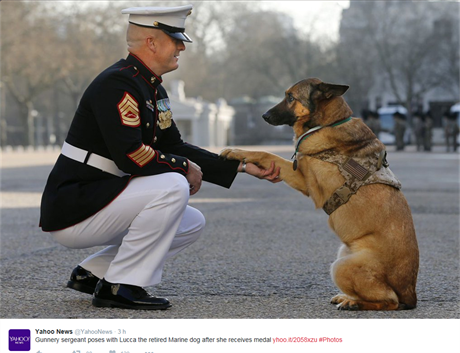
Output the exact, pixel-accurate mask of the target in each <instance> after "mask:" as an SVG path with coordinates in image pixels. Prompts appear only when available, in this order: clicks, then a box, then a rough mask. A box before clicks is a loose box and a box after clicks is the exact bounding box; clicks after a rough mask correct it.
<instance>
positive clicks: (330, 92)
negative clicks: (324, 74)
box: [318, 82, 350, 99]
mask: <svg viewBox="0 0 460 353" xmlns="http://www.w3.org/2000/svg"><path fill="white" fill-rule="evenodd" d="M348 88H350V86H346V85H334V84H332V83H326V82H322V83H320V84H319V85H318V89H319V90H320V91H321V92H322V93H323V96H324V97H325V98H326V99H329V98H332V97H338V96H341V95H342V94H344V93H345V92H346V91H347V90H348Z"/></svg>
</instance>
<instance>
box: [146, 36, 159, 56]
mask: <svg viewBox="0 0 460 353" xmlns="http://www.w3.org/2000/svg"><path fill="white" fill-rule="evenodd" d="M145 41H146V44H147V47H148V48H149V49H150V50H151V51H153V52H154V53H156V51H157V41H156V39H155V38H154V37H148V38H146V39H145Z"/></svg>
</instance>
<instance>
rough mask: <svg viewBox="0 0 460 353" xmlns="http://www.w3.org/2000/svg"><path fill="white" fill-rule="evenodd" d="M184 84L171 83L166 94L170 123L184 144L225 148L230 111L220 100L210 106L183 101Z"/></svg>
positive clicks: (229, 123) (180, 82)
mask: <svg viewBox="0 0 460 353" xmlns="http://www.w3.org/2000/svg"><path fill="white" fill-rule="evenodd" d="M184 86H185V84H184V82H183V81H179V80H175V81H172V82H171V87H170V90H169V91H168V95H169V100H170V102H171V109H172V112H173V119H174V121H175V122H176V124H177V126H178V128H179V131H180V132H181V134H182V139H183V140H184V141H185V142H189V143H191V144H194V145H197V146H203V147H220V146H227V145H229V144H231V142H232V136H231V131H232V122H233V116H234V113H235V111H234V109H233V108H232V107H230V106H229V105H227V103H226V101H225V100H224V99H219V100H218V101H217V102H216V103H210V102H206V101H204V100H202V99H201V98H187V97H186V96H185V91H184Z"/></svg>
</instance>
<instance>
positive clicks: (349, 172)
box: [310, 150, 401, 215]
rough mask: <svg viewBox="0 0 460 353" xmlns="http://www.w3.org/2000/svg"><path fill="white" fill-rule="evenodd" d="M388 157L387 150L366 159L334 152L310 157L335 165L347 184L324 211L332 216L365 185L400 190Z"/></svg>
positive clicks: (332, 198)
mask: <svg viewBox="0 0 460 353" xmlns="http://www.w3.org/2000/svg"><path fill="white" fill-rule="evenodd" d="M386 156H387V152H386V151H385V150H383V151H381V152H380V153H378V152H376V153H374V154H372V155H370V156H366V157H348V156H344V155H341V154H337V153H335V152H333V151H325V152H320V153H317V154H314V155H310V157H312V158H316V159H319V160H322V161H324V162H328V163H332V164H335V165H336V166H337V167H338V168H339V171H340V173H341V174H342V176H343V177H344V178H345V183H344V184H343V185H342V186H341V187H339V188H338V189H337V190H335V191H334V193H333V194H332V196H331V197H330V198H329V199H328V200H327V201H326V203H325V204H324V205H323V210H324V211H325V212H326V213H327V214H328V215H330V214H331V213H332V212H334V211H335V210H336V209H337V208H339V207H340V206H342V205H343V204H345V203H347V202H348V200H349V199H350V197H351V196H352V195H354V194H356V193H357V192H358V189H359V188H360V187H361V186H364V185H369V184H385V185H389V186H392V187H394V188H395V189H398V190H400V189H401V183H400V181H399V180H398V179H397V178H396V176H395V175H394V174H393V172H392V171H391V169H390V168H389V164H388V162H387V160H386Z"/></svg>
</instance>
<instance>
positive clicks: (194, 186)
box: [186, 160, 203, 196]
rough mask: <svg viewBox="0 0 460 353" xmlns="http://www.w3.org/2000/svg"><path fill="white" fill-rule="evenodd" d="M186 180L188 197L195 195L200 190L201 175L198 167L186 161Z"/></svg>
mask: <svg viewBox="0 0 460 353" xmlns="http://www.w3.org/2000/svg"><path fill="white" fill-rule="evenodd" d="M186 178H187V181H188V183H189V184H190V196H191V195H195V194H196V193H197V192H198V190H200V188H201V182H202V180H203V173H202V172H201V168H200V167H199V165H198V164H196V163H193V162H192V161H191V160H189V161H188V174H187V176H186Z"/></svg>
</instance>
